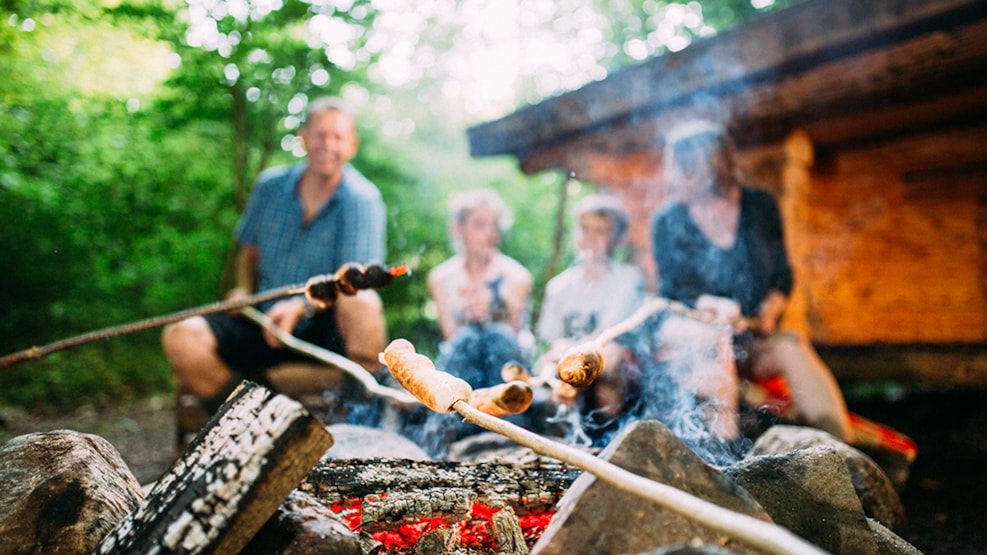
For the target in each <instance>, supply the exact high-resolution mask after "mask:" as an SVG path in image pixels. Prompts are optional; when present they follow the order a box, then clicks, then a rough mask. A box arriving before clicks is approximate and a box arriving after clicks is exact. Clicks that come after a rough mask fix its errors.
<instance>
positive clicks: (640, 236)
mask: <svg viewBox="0 0 987 555" xmlns="http://www.w3.org/2000/svg"><path fill="white" fill-rule="evenodd" d="M692 117H705V118H709V119H715V120H718V121H720V122H722V123H725V124H726V125H727V126H728V128H729V129H730V130H731V132H732V134H733V135H734V137H735V138H736V140H737V143H738V146H739V148H740V151H741V152H740V155H741V164H742V166H743V169H744V172H745V177H746V180H747V182H748V183H751V184H754V185H757V186H762V187H764V188H767V189H769V190H771V191H773V192H774V193H775V194H776V195H777V197H778V199H779V203H780V206H781V208H782V212H783V217H784V218H785V222H786V223H785V227H786V230H785V231H786V240H787V242H788V245H789V253H790V255H791V258H792V263H793V266H794V267H795V271H796V281H797V286H796V290H795V291H794V292H793V295H792V303H791V306H790V308H789V313H788V315H787V316H786V322H785V325H787V326H788V327H795V328H799V329H802V330H803V331H805V332H806V333H808V334H809V336H810V337H811V338H812V339H813V341H814V342H815V343H816V344H817V345H818V346H819V347H820V350H821V352H822V353H823V355H824V358H827V359H828V360H829V362H830V363H831V365H833V366H834V371H835V372H836V373H837V375H838V376H840V377H841V378H846V379H853V378H865V377H866V378H868V379H874V378H877V379H881V378H888V379H904V380H910V381H918V382H929V383H940V384H952V385H974V386H981V387H982V386H985V385H987V2H983V1H982V0H868V1H866V2H861V1H859V0H810V1H807V2H804V3H801V4H797V5H795V6H793V7H790V8H787V9H784V10H779V11H777V12H773V13H770V14H766V15H764V16H762V17H759V18H757V19H754V20H751V21H748V22H746V23H744V24H743V25H741V26H738V27H736V28H734V29H732V30H730V31H727V32H724V33H720V34H718V35H716V36H713V37H711V38H708V39H704V40H700V41H698V42H695V43H693V44H692V45H691V46H689V47H688V48H686V49H684V50H682V51H680V52H676V53H672V54H665V55H662V56H658V57H655V58H652V59H650V60H647V61H646V62H644V63H642V64H640V65H637V66H634V67H629V68H626V69H623V70H621V71H618V72H615V73H612V74H611V75H610V76H608V77H607V78H606V79H603V80H601V81H597V82H593V83H590V84H588V85H586V86H584V87H582V88H580V89H578V90H575V91H572V92H569V93H566V94H562V95H560V96H557V97H554V98H550V99H547V100H545V101H543V102H541V103H538V104H535V105H531V106H527V107H525V108H523V109H521V110H518V111H517V112H515V113H513V114H510V115H508V116H506V117H504V118H502V119H500V120H497V121H492V122H489V123H485V124H482V125H478V126H476V127H473V128H471V129H469V131H468V134H469V139H470V145H471V150H472V155H473V156H475V157H480V156H495V155H511V156H514V157H516V158H517V159H518V161H519V164H520V168H521V170H522V171H524V172H525V173H529V174H531V173H538V172H543V171H550V170H558V171H565V172H572V173H573V174H574V175H575V177H576V178H577V179H580V180H582V181H584V182H588V183H592V184H594V185H595V186H597V187H598V188H601V189H603V190H607V191H611V192H614V193H616V194H619V195H620V196H621V197H622V198H623V199H624V202H625V205H626V207H627V208H628V210H629V211H630V212H631V215H632V218H633V220H634V221H633V224H632V244H633V246H634V249H635V252H636V259H637V261H638V262H639V263H640V264H641V265H642V266H643V267H645V268H646V269H648V270H649V271H650V272H652V273H653V272H654V269H653V264H652V263H651V261H650V254H649V238H648V218H649V216H650V214H651V213H652V211H653V210H654V209H655V208H656V207H657V206H658V205H659V203H660V202H661V201H662V199H663V197H664V193H663V184H662V177H661V175H662V167H661V149H662V146H663V139H662V137H663V135H664V133H665V132H667V130H668V129H669V127H670V126H671V125H673V124H675V123H678V122H680V121H682V120H684V119H687V118H692ZM841 357H849V358H847V359H845V360H844V359H843V358H841ZM850 359H853V361H856V362H861V361H863V362H864V364H849V363H847V364H841V362H847V361H849V360H850Z"/></svg>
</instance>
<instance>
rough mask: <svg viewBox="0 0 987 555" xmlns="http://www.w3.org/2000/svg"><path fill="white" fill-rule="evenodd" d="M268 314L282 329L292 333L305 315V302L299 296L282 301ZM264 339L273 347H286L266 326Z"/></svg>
mask: <svg viewBox="0 0 987 555" xmlns="http://www.w3.org/2000/svg"><path fill="white" fill-rule="evenodd" d="M267 316H268V318H270V319H271V322H272V323H273V324H274V325H275V326H277V327H278V328H280V329H281V331H283V332H285V333H291V332H293V331H295V326H297V325H298V322H299V320H301V319H302V317H304V316H305V302H304V301H303V300H302V299H301V298H299V297H293V298H291V299H286V300H283V301H280V302H278V303H277V304H275V305H274V306H272V307H271V308H270V310H268V311H267ZM264 339H265V340H266V341H267V344H268V345H270V346H271V348H272V349H280V348H282V347H284V344H283V343H281V341H279V340H278V338H276V337H274V334H273V333H271V332H270V330H268V329H267V328H264Z"/></svg>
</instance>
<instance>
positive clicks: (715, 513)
mask: <svg viewBox="0 0 987 555" xmlns="http://www.w3.org/2000/svg"><path fill="white" fill-rule="evenodd" d="M664 302H665V301H663V302H662V303H659V304H663V303H664ZM655 304H656V303H646V304H645V307H651V306H653V305H655ZM645 307H642V310H639V311H638V313H641V312H642V311H643V308H645ZM643 318H646V316H644V317H642V320H643ZM618 335H619V334H618ZM614 337H615V336H614ZM382 359H383V361H384V363H385V364H387V366H388V368H389V369H390V370H391V373H392V374H393V375H394V377H395V378H396V379H397V380H398V381H399V382H400V383H401V385H403V386H404V387H405V389H408V390H409V391H410V392H411V393H412V394H413V395H415V396H416V397H418V398H419V399H420V400H422V402H424V403H425V404H426V405H428V406H429V407H430V408H432V410H435V411H436V412H443V413H448V412H453V411H455V412H458V413H459V414H461V415H462V416H463V417H464V418H465V419H466V420H467V421H468V422H471V423H473V424H476V425H478V426H481V427H483V428H486V429H488V430H490V431H493V432H497V433H500V434H502V435H504V436H506V437H508V438H510V439H512V440H513V441H516V442H517V443H519V444H521V445H524V446H526V447H529V448H531V449H532V450H534V451H535V452H537V453H541V454H543V455H546V456H549V457H552V458H555V459H558V460H560V461H563V462H565V463H566V464H569V465H572V466H575V467H578V468H581V469H583V470H585V471H587V472H590V473H591V474H593V475H594V476H596V477H597V479H599V480H601V481H603V482H606V483H608V484H610V485H612V486H613V487H615V488H617V489H619V490H621V491H624V492H626V493H630V494H633V495H638V496H640V497H642V498H644V499H647V500H649V501H652V502H654V503H657V504H659V505H661V506H663V507H666V508H668V509H669V510H672V511H676V512H678V513H680V514H682V515H684V516H687V517H689V518H691V519H693V520H695V521H697V522H701V523H703V524H705V525H706V526H709V527H711V528H714V529H716V530H719V531H721V532H722V533H724V534H726V535H727V536H728V537H731V538H736V539H738V540H740V541H743V542H746V543H747V544H749V545H752V546H755V547H758V548H760V549H763V550H764V551H765V552H768V553H776V554H792V553H796V554H801V553H806V554H820V553H822V551H820V550H819V549H818V548H817V547H815V546H813V545H812V544H810V543H808V542H806V541H805V540H803V539H801V538H799V537H798V536H795V535H794V534H792V533H790V532H788V531H787V530H785V529H783V528H780V527H778V526H775V525H773V524H769V523H766V522H763V521H760V520H757V519H754V518H751V517H748V516H746V515H742V514H740V513H736V512H734V511H730V510H727V509H724V508H722V507H720V506H718V505H715V504H713V503H709V502H707V501H704V500H702V499H699V498H697V497H694V496H692V495H690V494H688V493H686V492H684V491H681V490H678V489H675V488H672V487H670V486H667V485H664V484H661V483H658V482H654V481H652V480H648V479H646V478H643V477H641V476H638V475H636V474H633V473H631V472H628V471H627V470H624V469H623V468H621V467H619V466H616V465H614V464H612V463H609V462H607V461H604V460H602V459H599V458H597V457H595V456H593V455H590V454H588V453H586V452H584V451H581V450H579V449H576V448H574V447H571V446H569V445H566V444H563V443H559V442H557V441H552V440H549V439H547V438H544V437H541V436H539V435H537V434H534V433H532V432H530V431H528V430H525V429H524V428H521V427H519V426H516V425H514V424H511V423H509V422H506V421H504V420H501V419H499V418H496V417H493V416H490V415H488V414H485V413H483V412H481V411H479V410H477V409H476V408H474V407H472V406H470V404H469V395H470V390H469V385H468V384H466V387H465V388H463V387H462V385H461V384H460V383H458V382H462V380H458V379H457V378H454V377H452V376H450V375H449V374H445V373H444V372H439V371H438V370H436V369H435V365H434V364H433V363H432V362H431V360H429V359H428V358H427V357H424V356H423V355H418V354H416V352H415V349H414V346H413V345H411V343H410V342H408V341H407V340H403V339H397V340H395V341H392V342H391V344H390V345H388V347H387V348H386V349H385V351H384V353H383V354H382ZM462 383H463V384H465V382H462Z"/></svg>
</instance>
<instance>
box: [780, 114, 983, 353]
mask: <svg viewBox="0 0 987 555" xmlns="http://www.w3.org/2000/svg"><path fill="white" fill-rule="evenodd" d="M981 131H983V130H981ZM972 135H979V136H977V137H972ZM796 136H797V135H796ZM973 139H976V140H973ZM807 141H809V139H808V138H807V137H805V136H800V137H799V138H797V139H794V138H793V139H790V142H802V143H803V145H802V147H801V149H802V150H803V151H805V150H807V149H810V148H811V145H808V144H805V143H806V142H807ZM974 144H975V145H979V150H980V152H981V153H982V152H983V151H984V145H987V134H984V133H982V132H974V131H973V130H968V129H959V130H955V131H949V132H946V133H937V134H934V135H933V134H929V135H910V136H904V137H895V138H894V139H891V140H887V141H882V142H877V143H873V144H868V145H864V146H850V147H847V148H841V149H838V150H833V151H831V152H822V153H818V155H817V156H816V159H815V163H814V164H813V165H811V166H804V167H803V168H802V171H801V172H800V171H799V170H798V166H799V163H798V161H797V159H795V157H794V156H793V158H792V159H789V160H788V161H787V165H786V174H785V176H784V179H783V181H784V182H783V188H784V190H783V202H782V206H783V211H784V217H785V219H786V225H787V232H788V242H789V245H790V251H791V252H792V257H793V264H794V266H795V268H796V270H797V272H798V275H797V277H798V280H799V283H800V288H799V290H798V291H797V292H796V295H797V296H798V300H797V301H796V306H795V307H793V308H796V309H797V310H798V312H800V313H796V314H793V319H792V321H790V322H789V323H790V324H792V325H795V326H796V327H802V328H803V329H806V330H808V331H809V332H810V333H811V336H812V338H813V339H814V340H815V341H816V342H819V343H824V344H836V345H840V344H873V343H969V342H983V341H987V285H985V283H987V274H985V267H987V250H985V245H987V241H985V231H984V223H985V221H987V219H985V214H987V202H985V201H987V171H985V170H984V169H982V168H983V166H979V164H981V163H983V162H984V161H987V160H978V159H982V158H984V155H983V154H980V153H973V152H970V153H969V154H967V153H964V152H958V151H963V150H969V148H970V146H971V145H974ZM790 150H796V149H790ZM799 320H801V321H799Z"/></svg>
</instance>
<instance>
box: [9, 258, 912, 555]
mask: <svg viewBox="0 0 987 555" xmlns="http://www.w3.org/2000/svg"><path fill="white" fill-rule="evenodd" d="M361 271H362V270H361ZM377 273H379V274H380V275H379V276H377V279H376V280H375V281H373V283H370V282H367V283H362V282H359V278H354V277H353V276H350V275H348V274H347V273H346V272H344V271H343V270H341V271H340V272H339V273H337V274H336V275H334V276H331V277H327V278H324V279H319V280H316V281H314V282H310V283H309V284H307V285H306V286H305V287H304V288H303V290H304V291H305V292H306V294H308V295H310V296H311V297H312V298H313V299H315V300H318V301H320V302H322V303H324V304H331V303H332V302H334V299H335V296H336V295H338V294H350V292H349V291H348V290H347V288H346V287H343V286H345V285H347V284H350V283H354V282H355V283H354V284H355V285H357V286H358V287H375V286H377V285H378V284H379V283H381V282H384V281H388V280H389V279H391V278H392V277H393V276H394V275H399V274H400V271H394V270H393V269H392V270H389V271H388V270H383V269H382V271H381V272H377ZM354 275H356V274H354ZM361 275H362V274H361ZM375 275H376V274H375ZM656 310H672V311H680V312H684V311H687V309H685V308H684V307H681V306H678V305H673V304H670V303H668V302H666V301H663V300H660V299H655V300H653V301H651V302H649V303H648V304H647V305H646V306H643V307H642V309H641V310H640V311H639V312H638V313H636V314H635V315H633V316H632V317H631V318H630V319H628V321H627V322H625V323H624V324H622V327H617V328H614V329H611V330H605V331H604V333H603V334H601V335H599V336H597V337H595V338H594V339H592V340H591V341H589V342H587V343H585V344H583V345H579V346H577V347H575V348H574V349H572V350H571V351H570V352H569V353H568V354H567V355H566V356H564V357H563V359H562V361H561V362H560V364H559V368H558V372H557V375H556V376H543V375H542V376H534V377H532V376H530V375H528V374H527V373H526V371H524V370H523V369H518V368H513V369H505V375H509V376H511V377H512V379H511V380H509V381H507V382H505V383H504V384H501V385H498V386H495V387H491V388H485V389H478V390H473V389H472V388H471V387H470V385H469V384H467V383H466V382H464V381H463V380H460V379H458V378H455V377H453V376H451V375H449V374H445V373H443V372H440V371H438V370H437V369H436V368H435V366H434V364H433V363H432V361H431V360H430V359H429V358H428V357H425V356H423V355H421V354H418V353H417V352H416V350H415V348H414V346H413V345H412V344H411V343H410V342H408V341H405V340H402V339H399V340H395V341H393V342H392V343H391V344H390V345H389V346H388V347H387V349H385V351H384V352H383V353H381V362H382V363H384V364H385V365H386V366H387V368H388V369H389V371H390V372H391V375H392V376H393V377H394V378H395V379H396V380H397V382H398V383H400V384H401V386H402V387H403V388H404V389H405V390H406V392H408V393H410V394H411V395H412V396H413V398H411V397H409V396H407V395H406V393H405V392H401V391H398V390H389V388H386V387H383V386H377V385H374V384H373V383H371V382H373V380H372V379H363V378H364V376H362V374H361V373H365V372H366V371H365V370H362V367H359V366H358V365H352V366H348V365H346V364H345V363H344V362H341V364H342V369H343V370H344V371H347V372H350V373H352V374H353V375H354V376H355V377H357V378H358V379H360V381H361V383H366V384H369V385H370V387H368V391H371V392H373V393H375V394H379V395H383V396H385V397H388V398H390V399H392V400H396V401H400V402H417V403H421V404H422V405H424V406H426V407H428V408H429V409H430V410H432V411H434V412H435V413H437V414H446V415H452V414H456V415H458V416H459V417H461V418H462V419H464V420H465V421H467V422H470V423H472V424H475V425H476V426H479V427H480V428H482V429H483V430H486V431H487V433H488V434H490V435H492V436H494V437H496V438H499V439H500V440H501V444H504V443H508V444H510V445H513V446H514V447H513V449H514V452H515V455H516V456H514V457H501V458H497V459H491V460H487V461H483V462H477V461H472V462H471V461H452V460H449V461H432V460H414V459H401V458H373V457H370V458H358V459H334V458H331V453H332V451H331V449H330V447H331V446H332V445H333V443H334V438H333V435H332V433H331V432H330V431H329V429H327V428H326V426H325V425H324V424H323V423H322V422H320V421H319V420H318V419H317V418H315V417H314V416H313V415H312V414H310V413H309V412H308V411H307V410H306V409H305V408H304V407H302V406H301V405H300V404H299V403H298V402H297V401H294V400H292V399H290V398H288V397H285V396H283V395H278V394H275V393H274V392H272V391H270V390H268V389H266V388H264V387H262V386H260V385H257V384H253V383H250V382H244V383H243V384H241V386H240V387H239V388H238V389H237V390H236V391H234V392H233V394H231V396H230V397H229V398H228V399H227V401H226V403H225V404H224V405H223V406H222V407H221V408H220V410H219V411H218V412H217V413H216V415H215V416H214V417H213V419H212V420H211V421H210V422H209V424H208V425H207V426H206V427H205V428H203V430H202V431H201V432H200V433H199V435H198V436H197V437H196V438H195V440H193V441H192V443H191V444H189V446H188V448H187V449H186V451H185V452H184V453H183V454H182V456H181V457H180V458H179V459H178V460H177V461H176V462H175V463H174V465H173V466H172V468H171V469H169V471H168V472H167V473H165V475H163V476H162V477H161V478H160V479H159V480H158V481H157V482H156V483H155V484H153V487H151V488H150V490H149V491H148V492H147V493H146V494H145V492H144V491H143V490H141V489H140V487H139V486H137V485H136V482H135V480H133V477H132V476H128V473H127V472H126V467H125V465H124V464H123V463H122V461H121V460H120V458H119V455H118V454H116V453H115V452H113V450H112V447H109V446H108V444H106V443H105V441H101V438H97V437H95V436H86V435H84V434H76V433H73V432H68V431H60V432H52V433H49V434H32V435H30V436H22V437H21V438H17V439H15V440H12V441H11V442H8V444H6V445H4V446H3V448H2V449H0V463H2V465H0V468H2V469H3V472H6V473H7V474H6V475H5V476H4V478H5V482H6V483H13V484H16V487H12V488H9V489H8V491H7V492H6V493H4V494H3V495H0V514H2V515H5V516H0V551H4V550H7V551H12V552H21V551H22V550H23V549H22V548H23V546H29V545H44V546H46V547H45V549H47V550H50V551H55V550H58V551H59V552H63V553H64V552H68V553H76V552H78V553H99V554H110V553H206V552H208V553H238V552H244V553H292V552H297V551H305V552H313V553H354V554H369V553H378V554H379V553H416V554H418V553H421V554H425V553H476V554H481V553H498V554H507V553H510V554H527V553H535V554H539V555H547V554H554V553H559V554H562V553H614V554H617V553H639V552H648V551H651V550H654V549H656V548H659V547H663V546H666V547H669V546H670V547H674V546H676V545H690V546H693V547H695V546H697V545H698V546H702V545H708V546H715V547H716V548H717V549H720V550H727V551H728V552H733V553H778V554H781V553H804V554H818V553H825V552H831V553H853V554H858V553H875V554H876V553H879V552H880V553H897V552H901V553H909V552H912V551H909V550H908V548H909V547H910V546H908V545H907V542H905V541H904V540H902V539H901V538H900V537H899V536H897V535H896V533H895V532H896V531H899V530H901V529H903V527H904V514H903V509H902V508H901V502H900V500H899V499H898V497H897V490H896V489H895V484H893V483H892V482H891V480H890V479H889V478H888V476H887V475H886V474H885V473H884V472H883V470H882V469H881V468H880V467H878V465H877V464H876V463H875V462H874V461H873V460H872V459H871V458H870V457H868V456H867V455H865V454H864V453H862V452H860V451H857V450H856V449H853V448H851V447H849V446H847V445H845V444H843V443H841V442H839V441H837V440H836V439H834V438H833V437H832V436H829V435H828V434H825V433H823V432H819V431H817V430H810V429H806V428H799V427H792V426H775V427H773V428H771V429H770V430H768V432H767V433H765V434H764V435H763V436H761V438H760V439H759V440H758V442H757V443H756V444H754V446H753V448H752V449H751V450H750V451H749V452H748V453H747V455H745V456H744V458H743V459H736V460H732V461H730V462H731V464H724V465H719V464H718V465H716V466H714V465H713V464H711V463H709V462H707V460H704V459H703V458H702V457H701V456H699V455H697V453H696V452H695V451H693V447H694V446H695V445H696V444H695V443H691V442H684V441H683V439H682V438H681V437H680V436H681V435H682V434H681V433H679V432H676V433H673V430H670V429H669V428H668V427H666V426H665V425H664V424H662V423H661V422H659V421H657V420H650V419H640V420H637V421H635V422H628V423H624V425H623V426H622V428H621V429H620V430H619V433H617V434H616V435H615V436H614V437H613V438H612V439H611V441H610V442H609V444H607V445H606V447H605V448H604V449H603V450H602V452H596V451H595V450H591V449H587V448H582V447H578V446H576V445H573V444H570V443H567V442H564V441H559V440H556V439H552V438H549V437H545V436H543V435H539V434H537V433H534V432H532V431H530V430H527V429H525V428H522V427H520V426H517V425H515V424H513V423H511V422H509V421H507V420H505V419H504V418H503V417H506V416H510V415H512V414H517V413H521V412H524V411H525V410H527V408H528V406H529V405H530V403H531V402H532V398H533V388H536V387H541V386H543V385H545V384H546V383H548V382H550V381H552V380H561V381H562V382H563V383H565V384H568V385H570V386H573V387H584V386H586V385H589V384H590V383H592V381H593V380H594V378H595V377H596V375H597V374H599V371H600V368H601V367H602V365H603V354H602V350H603V347H604V346H605V345H606V343H607V342H608V341H612V340H613V339H614V338H616V337H617V336H618V335H620V334H621V333H624V332H625V331H627V330H629V329H632V328H634V327H636V326H638V325H640V324H641V323H642V322H644V321H645V320H646V319H647V318H648V316H649V315H650V314H652V313H653V312H655V311H656ZM286 344H288V345H289V346H291V343H290V342H288V341H286ZM333 362H334V363H335V362H339V361H335V360H334V361H333ZM508 370H509V371H508ZM55 446H58V448H57V449H56V448H55ZM327 456H329V458H327ZM77 461H83V464H77ZM54 462H60V463H62V466H59V465H58V464H53V463H54ZM46 473H50V474H54V476H48V475H46ZM25 476H27V477H31V479H24V477H25ZM53 484H61V487H59V486H57V485H53ZM821 500H825V502H823V501H821ZM38 507H43V508H46V509H45V510H50V508H51V507H56V508H57V509H59V510H56V511H55V513H54V514H55V515H56V516H57V517H58V518H57V519H56V521H57V522H61V523H62V526H61V527H60V528H58V527H55V528H53V527H52V526H51V525H50V523H48V521H51V520H52V513H51V512H44V511H42V512H40V513H39V512H38ZM45 519H47V521H46V520H45ZM820 520H823V521H825V523H826V525H825V526H819V525H818V521H820ZM24 522H29V523H32V524H31V525H24V524H23V523H24ZM719 552H722V551H719Z"/></svg>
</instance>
